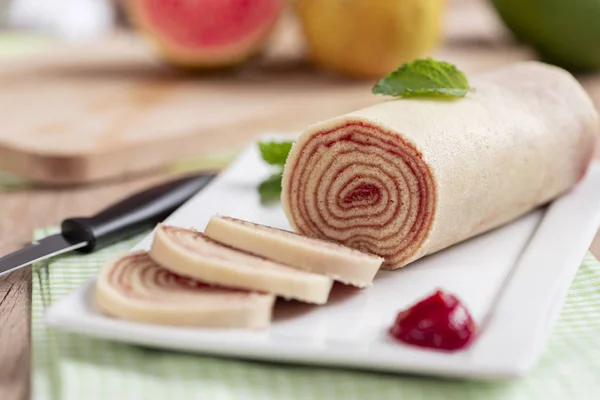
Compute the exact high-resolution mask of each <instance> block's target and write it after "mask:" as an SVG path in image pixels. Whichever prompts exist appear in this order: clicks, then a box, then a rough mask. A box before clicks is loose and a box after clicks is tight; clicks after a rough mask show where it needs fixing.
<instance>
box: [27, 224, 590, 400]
mask: <svg viewBox="0 0 600 400" xmlns="http://www.w3.org/2000/svg"><path fill="white" fill-rule="evenodd" d="M50 233H51V232H50V231H49V230H47V231H40V232H37V236H38V237H41V236H45V235H46V234H50ZM140 237H141V236H138V237H135V238H132V239H131V240H128V241H126V242H122V243H119V244H117V245H115V246H113V247H111V248H108V249H105V250H102V251H100V252H98V253H96V254H92V255H86V256H83V255H69V256H65V257H61V258H57V259H54V260H52V261H50V262H44V263H40V264H38V265H36V266H34V268H33V275H32V280H33V294H32V296H33V304H32V343H33V349H32V352H33V360H32V365H33V378H32V382H33V393H34V399H36V400H37V399H61V400H62V399H68V400H71V399H73V400H95V399H98V400H100V399H101V400H113V399H114V400H118V399H127V400H138V399H139V400H152V399H160V400H164V399H177V400H180V399H181V400H183V399H185V400H188V399H210V400H237V399H257V400H258V399H259V400H288V399H289V400H319V399H343V400H353V399H361V400H362V399H368V400H388V399H389V400H402V399H410V400H413V399H414V400H417V399H419V400H420V399H422V400H437V399H440V400H442V399H443V400H453V399H456V400H470V399H473V400H488V399H502V400H505V399H509V400H520V399H523V400H532V399H544V400H552V399H560V400H565V399H568V400H576V399H585V400H588V399H589V400H592V399H600V263H599V262H598V261H597V260H596V259H594V258H593V256H592V255H591V254H588V255H587V256H586V257H585V259H584V260H583V262H582V265H581V268H580V269H579V272H578V273H577V277H576V278H575V281H574V282H573V284H572V286H571V289H570V291H569V297H568V300H567V303H566V305H565V306H564V308H563V310H562V313H561V315H560V318H559V320H558V322H557V324H556V325H555V327H554V332H553V334H552V337H551V339H550V341H549V343H548V348H547V350H546V352H545V354H544V356H543V357H542V359H541V361H540V362H539V364H538V366H537V367H536V368H535V369H534V370H533V371H532V372H531V374H530V375H529V376H528V377H527V378H524V379H521V380H515V381H510V382H493V383H489V382H468V381H452V380H442V379H434V378H422V377H415V376H406V375H392V374H377V373H370V372H357V371H349V370H341V369H326V368H317V367H301V366H289V365H277V364H270V363H261V362H252V361H240V360H233V359H224V358H216V357H209V356H201V355H194V354H182V353H174V352H168V351H161V350H156V349H148V348H142V347H138V346H133V345H126V344H119V343H113V342H109V341H104V340H96V339H91V338H88V337H85V336H79V335H74V334H65V333H61V332H58V331H55V330H53V329H49V328H47V327H46V326H45V324H44V319H43V315H44V312H45V311H46V310H47V309H48V307H49V306H50V305H51V304H52V303H53V302H54V301H56V300H58V299H60V298H62V297H64V296H65V295H67V293H69V292H70V291H71V290H73V289H75V288H76V287H77V286H79V285H80V284H82V283H83V282H85V281H87V280H88V279H90V278H92V277H93V276H94V275H95V274H96V272H97V271H98V268H100V267H101V266H102V265H103V263H104V262H105V260H106V259H107V258H109V257H114V256H115V255H116V254H119V253H122V252H126V251H127V250H128V249H129V248H130V247H131V246H132V245H133V244H135V243H136V242H137V241H138V240H139V239H140Z"/></svg>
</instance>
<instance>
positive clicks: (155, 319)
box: [95, 252, 275, 328]
mask: <svg viewBox="0 0 600 400" xmlns="http://www.w3.org/2000/svg"><path fill="white" fill-rule="evenodd" d="M95 300H96V304H97V305H98V307H99V308H100V310H101V311H103V312H104V313H106V314H108V315H111V316H114V317H118V318H122V319H126V320H130V321H139V322H148V323H154V324H163V325H182V326H204V327H227V328H264V327H266V326H268V325H269V323H270V322H271V313H272V309H273V302H274V301H275V296H273V295H271V294H265V293H252V292H247V291H243V290H234V289H225V288H220V287H214V286H210V285H207V284H205V283H201V282H198V281H194V280H191V279H188V278H184V277H181V276H179V275H176V274H173V273H171V272H169V271H167V270H166V269H164V268H161V267H159V266H158V265H157V264H156V263H155V262H154V261H152V260H151V259H150V257H148V254H147V253H145V252H138V253H131V254H128V255H125V256H123V257H121V258H119V259H117V260H115V261H113V262H111V263H109V264H107V265H106V266H105V267H104V268H103V269H102V271H101V272H100V274H99V275H98V279H97V280H96V290H95Z"/></svg>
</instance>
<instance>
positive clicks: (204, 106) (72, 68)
mask: <svg viewBox="0 0 600 400" xmlns="http://www.w3.org/2000/svg"><path fill="white" fill-rule="evenodd" d="M299 43H300V42H299V41H298V36H297V34H296V33H295V32H294V31H293V30H289V29H288V30H282V31H281V32H280V34H279V35H277V36H276V40H275V41H274V42H273V43H272V45H271V46H270V47H269V49H268V50H267V51H266V53H265V55H264V57H263V58H261V59H260V60H256V61H254V62H252V63H251V64H250V65H247V66H245V67H244V68H242V69H239V70H232V71H227V72H221V73H218V74H210V75H206V74H205V75H202V76H198V75H196V76H192V75H186V74H184V73H181V72H180V71H175V70H173V69H170V68H169V67H167V66H165V65H163V64H161V63H160V62H159V61H157V59H156V57H155V56H154V54H153V53H152V50H151V49H149V48H147V47H146V46H145V45H144V43H143V42H141V41H139V40H138V39H136V38H135V37H133V36H129V35H119V36H116V37H113V38H110V39H107V40H105V41H103V42H99V43H94V44H87V45H85V46H81V45H80V46H71V47H67V46H65V47H63V48H58V49H53V51H52V53H51V54H49V53H46V54H45V55H43V56H39V57H37V58H35V59H31V58H29V59H21V60H16V61H14V60H13V61H6V60H5V61H1V62H0V84H1V87H2V89H1V90H0V118H1V121H2V124H1V125H0V170H4V171H9V172H12V173H14V174H17V175H19V176H23V177H26V178H29V179H31V180H34V181H37V182H41V183H46V184H75V183H86V182H90V181H94V180H100V179H106V178H110V177H118V176H122V175H128V174H132V173H137V172H140V171H144V170H149V169H153V168H159V167H161V166H164V165H165V164H168V163H170V162H173V161H175V160H180V159H184V158H190V157H196V156H201V155H206V154H209V153H213V152H215V151H222V150H232V149H234V148H240V147H241V146H243V145H244V144H245V143H246V142H248V141H249V140H251V139H252V138H253V137H255V136H256V135H257V134H260V133H261V132H264V131H297V130H300V129H302V128H304V127H305V126H306V125H308V124H310V123H313V122H315V121H317V120H321V119H325V118H328V117H332V116H335V115H339V114H342V113H345V112H349V111H352V110H354V109H357V108H361V107H364V106H367V105H370V104H374V103H376V102H379V101H381V100H382V99H381V98H380V97H377V96H375V95H372V94H371V93H370V88H371V86H372V84H373V82H370V81H369V82H356V81H349V80H344V79H342V78H338V77H334V76H331V75H328V74H325V73H322V72H318V71H316V70H314V69H312V68H311V67H310V66H309V65H308V64H307V63H306V61H304V59H305V58H304V57H303V53H304V52H303V49H302V46H301V44H299ZM508 49H509V48H507V49H505V50H504V51H498V49H496V48H494V47H490V46H488V47H485V48H482V49H481V51H478V52H477V53H475V52H473V51H471V50H470V49H469V48H468V46H467V47H465V46H464V45H461V46H457V47H456V48H453V46H451V45H450V46H449V45H446V46H445V47H444V48H443V50H442V51H441V52H439V53H438V55H436V56H439V57H443V58H444V59H446V60H448V61H451V62H455V63H456V64H458V65H459V66H460V67H461V68H463V69H464V70H465V71H466V72H467V73H473V72H477V71H480V70H485V69H488V68H492V67H494V66H497V65H501V64H506V63H509V62H512V61H516V60H522V59H527V58H531V54H530V53H529V52H527V51H525V50H522V49H519V48H515V47H510V50H508Z"/></svg>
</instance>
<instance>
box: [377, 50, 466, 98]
mask: <svg viewBox="0 0 600 400" xmlns="http://www.w3.org/2000/svg"><path fill="white" fill-rule="evenodd" d="M469 90H470V86H469V82H468V81H467V77H466V76H465V74H464V73H463V72H462V71H460V70H459V69H458V68H456V66H454V65H452V64H450V63H447V62H444V61H436V60H434V59H432V58H427V59H425V60H415V61H413V62H410V63H406V64H403V65H401V66H400V67H399V68H398V69H397V70H395V71H394V72H392V73H390V74H389V75H388V76H386V77H385V78H383V79H381V80H380V81H379V82H377V83H376V84H375V86H373V90H372V91H373V93H375V94H383V95H387V96H394V97H438V96H441V97H463V96H465V95H466V94H467V92H468V91H469Z"/></svg>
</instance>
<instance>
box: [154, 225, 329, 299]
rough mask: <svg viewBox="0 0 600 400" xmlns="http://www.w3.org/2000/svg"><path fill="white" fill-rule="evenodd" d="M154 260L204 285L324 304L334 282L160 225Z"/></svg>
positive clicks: (155, 235)
mask: <svg viewBox="0 0 600 400" xmlns="http://www.w3.org/2000/svg"><path fill="white" fill-rule="evenodd" d="M149 254H150V257H151V258H152V259H153V260H154V261H156V262H157V263H158V264H160V265H161V266H162V267H164V268H166V269H168V270H170V271H172V272H175V273H177V274H180V275H183V276H187V277H190V278H194V279H198V280H200V281H202V282H207V283H212V284H216V285H222V286H226V287H233V288H240V289H246V290H257V291H261V292H267V293H273V294H276V295H278V296H281V297H284V298H287V299H295V300H300V301H304V302H307V303H315V304H324V303H326V302H327V298H328V297H329V292H330V290H331V287H332V285H333V281H332V280H331V279H330V278H328V277H326V276H323V275H319V274H314V273H311V272H306V271H300V270H298V269H295V268H293V267H290V266H287V265H283V264H280V263H277V262H275V261H270V260H267V259H264V258H262V257H257V256H254V255H252V254H248V253H245V252H243V251H240V250H236V249H234V248H232V247H229V246H226V245H223V244H221V243H218V242H215V241H214V240H212V239H210V238H208V237H207V236H205V235H204V234H203V233H201V232H196V231H193V230H189V229H183V228H177V227H174V226H165V225H159V226H158V227H157V228H156V230H155V234H154V241H153V243H152V248H151V249H150V252H149Z"/></svg>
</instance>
